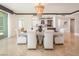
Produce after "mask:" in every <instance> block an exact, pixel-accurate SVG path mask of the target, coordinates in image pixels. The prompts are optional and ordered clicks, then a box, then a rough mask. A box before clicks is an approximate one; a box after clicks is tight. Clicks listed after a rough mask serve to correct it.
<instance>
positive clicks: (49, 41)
mask: <svg viewBox="0 0 79 59" xmlns="http://www.w3.org/2000/svg"><path fill="white" fill-rule="evenodd" d="M53 32H54V31H53V30H45V31H44V41H43V42H44V48H45V49H53V48H54V47H53Z"/></svg>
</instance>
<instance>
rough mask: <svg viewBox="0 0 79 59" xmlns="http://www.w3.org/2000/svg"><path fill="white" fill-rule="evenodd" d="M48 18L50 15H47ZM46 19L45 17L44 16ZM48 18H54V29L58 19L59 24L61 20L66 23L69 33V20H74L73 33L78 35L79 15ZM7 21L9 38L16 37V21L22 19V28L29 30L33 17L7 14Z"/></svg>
mask: <svg viewBox="0 0 79 59" xmlns="http://www.w3.org/2000/svg"><path fill="white" fill-rule="evenodd" d="M49 16H50V15H49ZM46 17H47V15H46ZM50 17H55V18H54V19H55V22H56V24H55V27H58V19H60V20H61V22H60V23H61V24H62V23H63V22H64V21H63V20H65V21H67V24H66V26H65V28H66V30H65V31H66V32H70V18H72V17H73V18H75V33H76V34H77V35H78V34H79V26H78V25H79V13H76V14H73V15H68V16H65V17H63V16H56V15H51V16H50ZM8 18H9V19H8V20H9V24H8V25H9V28H8V29H9V30H8V32H9V33H8V34H9V36H14V35H16V29H17V21H18V20H21V19H23V21H24V28H25V29H26V30H29V28H30V26H31V25H32V20H33V19H32V18H33V16H32V15H15V14H14V15H12V14H9V16H8Z"/></svg>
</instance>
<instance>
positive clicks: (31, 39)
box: [27, 31, 37, 49]
mask: <svg viewBox="0 0 79 59" xmlns="http://www.w3.org/2000/svg"><path fill="white" fill-rule="evenodd" d="M27 38H28V39H27V48H28V49H36V46H37V39H36V31H29V32H27Z"/></svg>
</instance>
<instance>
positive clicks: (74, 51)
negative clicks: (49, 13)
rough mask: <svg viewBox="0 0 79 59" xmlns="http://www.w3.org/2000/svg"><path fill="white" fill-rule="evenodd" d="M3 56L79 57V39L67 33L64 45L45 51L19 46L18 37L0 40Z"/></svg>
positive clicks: (40, 48)
mask: <svg viewBox="0 0 79 59" xmlns="http://www.w3.org/2000/svg"><path fill="white" fill-rule="evenodd" d="M0 55H1V56H78V55H79V37H77V36H74V35H73V34H71V33H65V42H64V45H55V46H54V50H44V48H42V46H38V48H37V49H36V50H28V49H27V45H17V44H16V37H12V38H9V39H2V40H0Z"/></svg>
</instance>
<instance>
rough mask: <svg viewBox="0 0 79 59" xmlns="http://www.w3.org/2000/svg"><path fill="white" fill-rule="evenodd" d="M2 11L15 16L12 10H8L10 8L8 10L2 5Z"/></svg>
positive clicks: (0, 7) (0, 6)
mask: <svg viewBox="0 0 79 59" xmlns="http://www.w3.org/2000/svg"><path fill="white" fill-rule="evenodd" d="M0 9H1V10H4V11H6V12H9V13H11V14H15V13H14V12H13V11H12V10H10V9H8V8H6V7H4V6H2V5H0Z"/></svg>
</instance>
